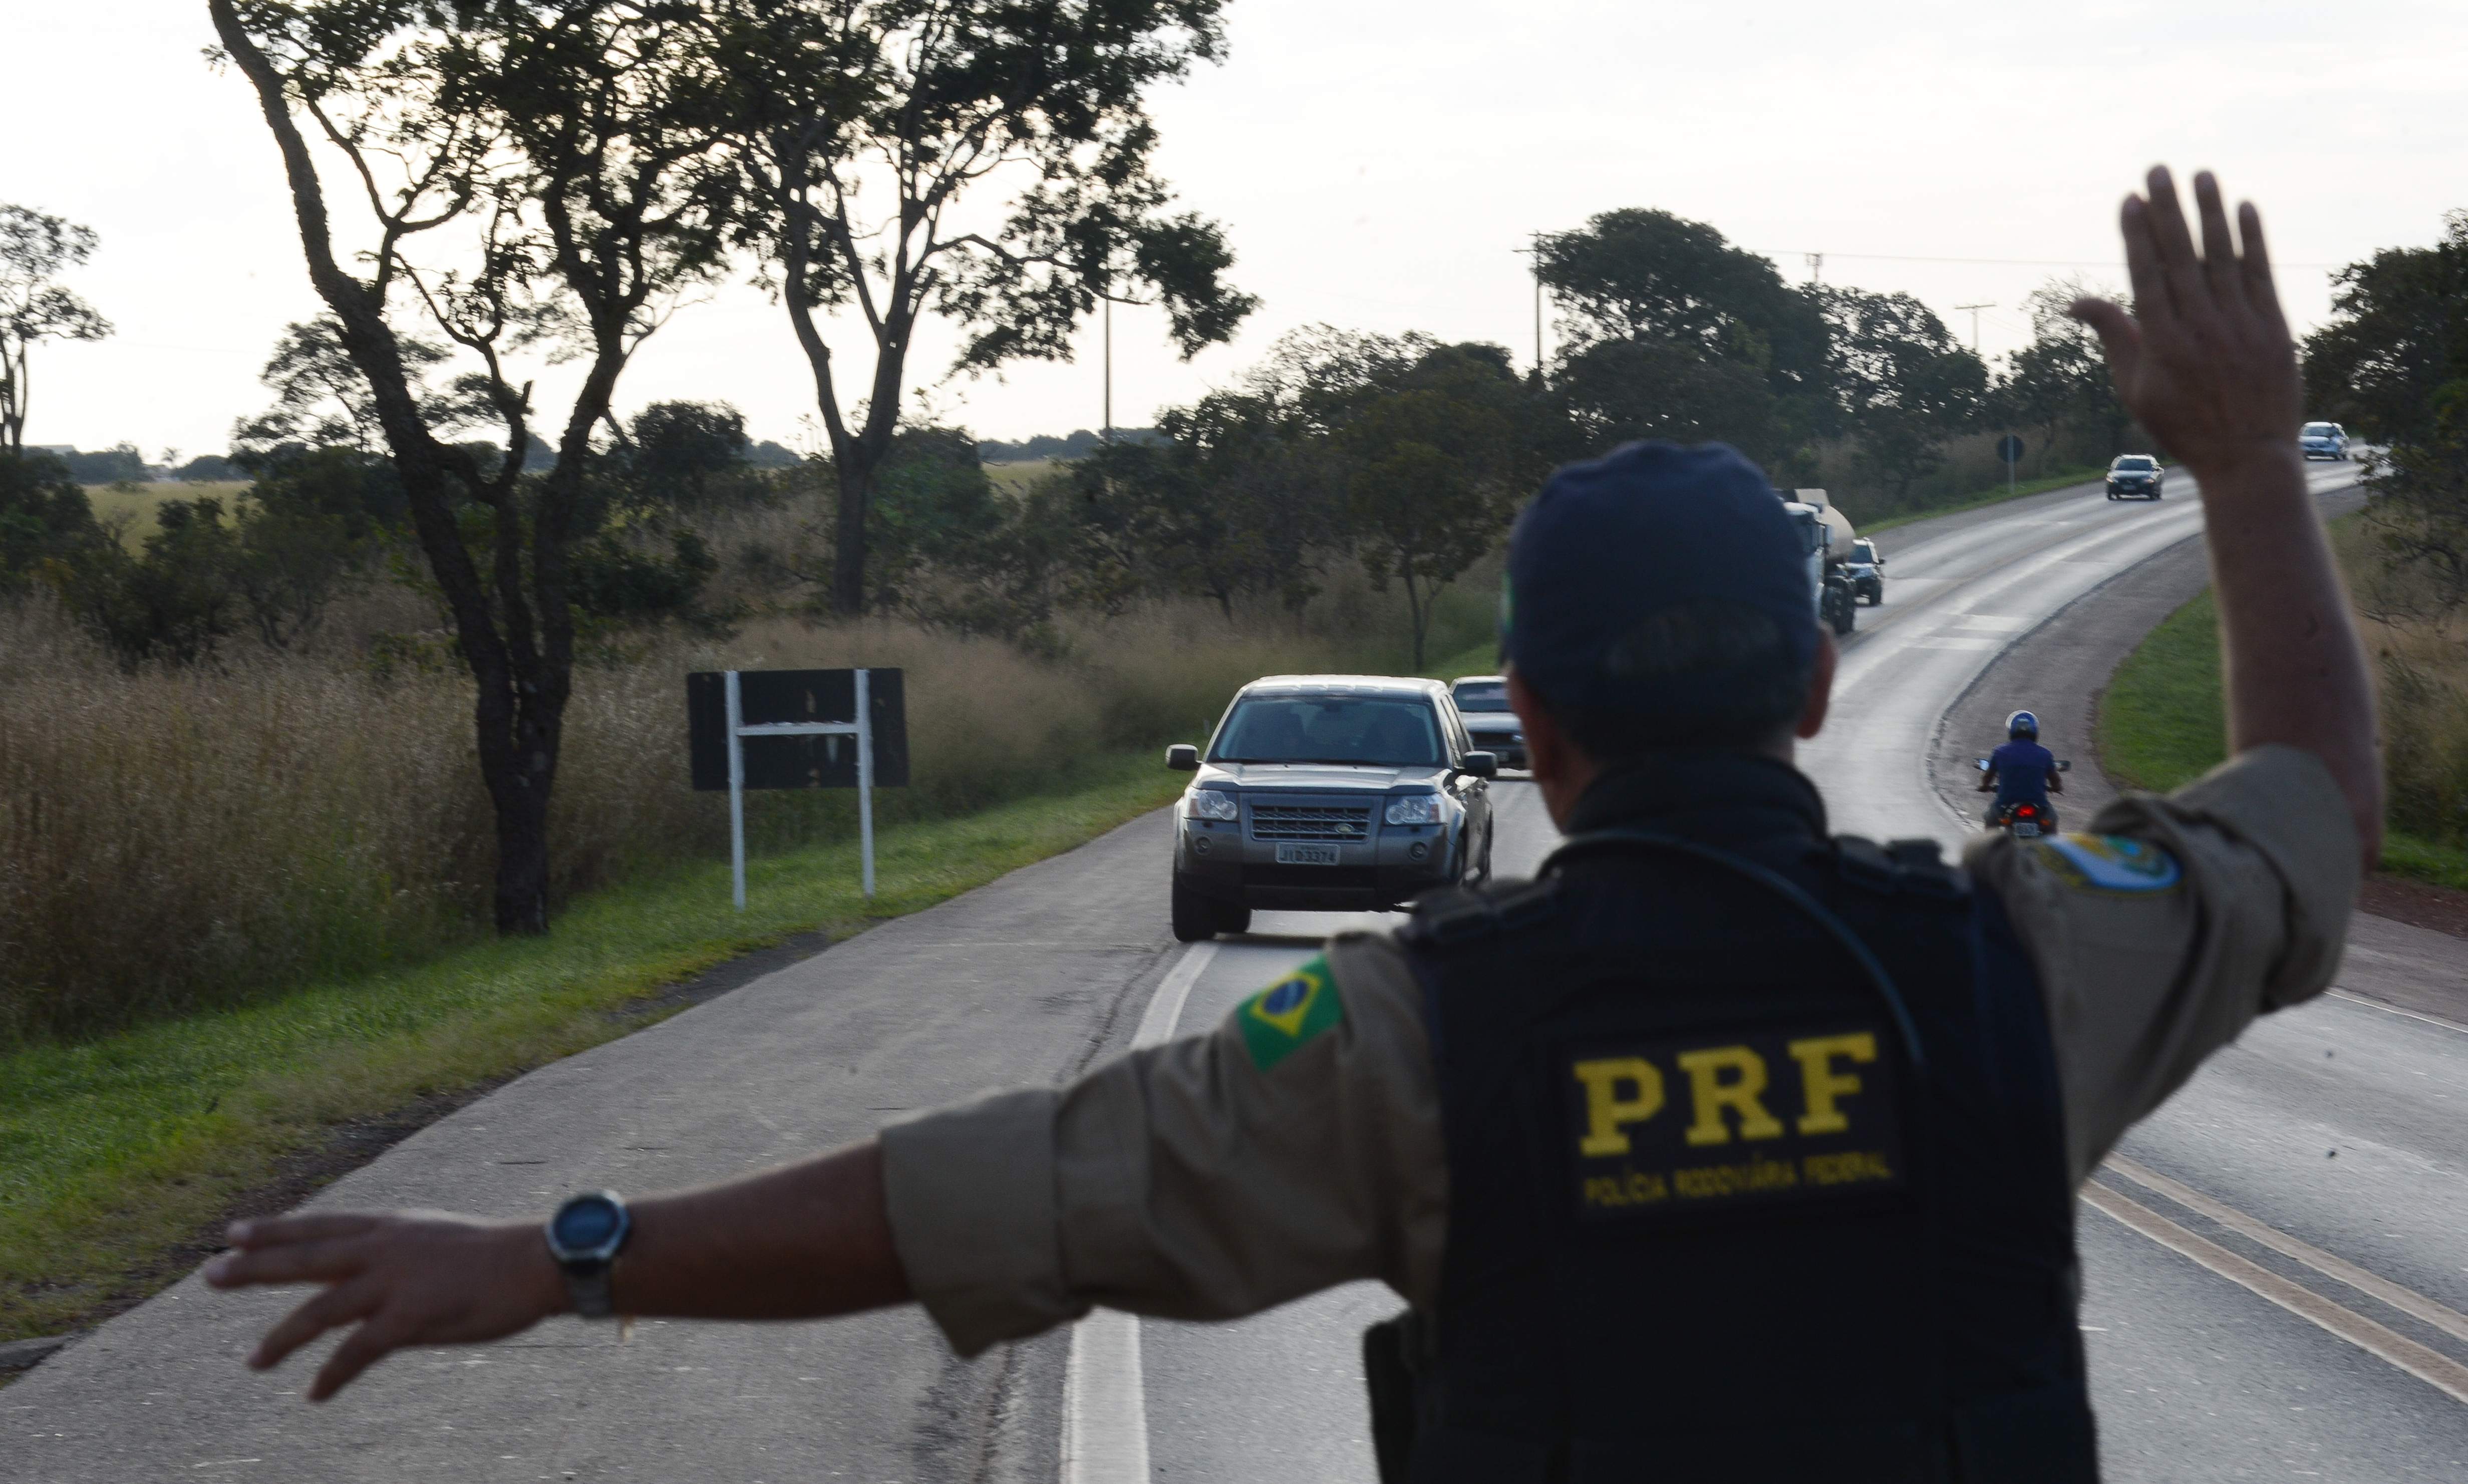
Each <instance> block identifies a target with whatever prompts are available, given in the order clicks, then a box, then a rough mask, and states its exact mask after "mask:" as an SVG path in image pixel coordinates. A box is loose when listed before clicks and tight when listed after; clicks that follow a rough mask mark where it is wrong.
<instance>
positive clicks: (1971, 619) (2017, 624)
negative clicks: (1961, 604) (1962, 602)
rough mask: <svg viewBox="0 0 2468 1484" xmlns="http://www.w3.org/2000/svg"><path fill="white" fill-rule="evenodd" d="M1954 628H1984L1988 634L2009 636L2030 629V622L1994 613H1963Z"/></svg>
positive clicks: (2025, 619)
mask: <svg viewBox="0 0 2468 1484" xmlns="http://www.w3.org/2000/svg"><path fill="white" fill-rule="evenodd" d="M2030 627H2031V621H2030V620H2029V619H2027V618H2006V617H2004V616H2003V615H2001V614H1996V613H1965V614H1963V615H1962V616H1961V622H1959V623H1957V624H1955V625H1954V628H1984V629H1986V630H1988V631H1989V632H1990V633H1995V634H2010V633H2019V632H2021V631H2022V630H2023V629H2025V628H2030Z"/></svg>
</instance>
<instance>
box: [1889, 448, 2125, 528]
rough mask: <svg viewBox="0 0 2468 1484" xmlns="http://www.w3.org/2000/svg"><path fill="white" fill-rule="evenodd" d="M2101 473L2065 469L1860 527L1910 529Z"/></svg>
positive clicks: (2092, 467) (2094, 469)
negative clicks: (1927, 521)
mask: <svg viewBox="0 0 2468 1484" xmlns="http://www.w3.org/2000/svg"><path fill="white" fill-rule="evenodd" d="M2101 473H2102V470H2101V469H2100V468H2099V467H2098V466H2097V465H2092V464H2086V465H2084V466H2082V467H2081V468H2070V469H2065V470H2062V471H2060V472H2058V473H2054V474H2049V475H2045V476H2044V477H2042V478H2039V479H2024V480H2020V481H2017V482H2016V484H2015V486H2014V488H2013V489H2011V490H2007V489H2006V488H2005V487H2004V486H2002V485H1999V486H1998V487H1997V488H1995V489H1993V490H1990V491H1987V492H1985V493H1983V494H1977V495H1973V496H1971V497H1970V498H1968V499H1961V500H1956V501H1954V503H1953V504H1951V505H1939V506H1937V507H1935V508H1934V509H1932V510H1915V511H1907V512H1905V513H1904V514H1900V515H1892V516H1888V517H1886V518H1885V519H1884V520H1880V521H1878V522H1877V523H1875V524H1874V525H1865V526H1862V527H1860V534H1861V535H1862V536H1875V535H1876V534H1877V533H1878V532H1880V531H1891V530H1893V529H1894V528H1895V527H1896V526H1908V525H1909V524H1911V523H1912V522H1913V521H1916V520H1934V519H1935V518H1936V517H1938V516H1939V515H1958V514H1962V513H1963V512H1964V511H1967V510H1979V509H1981V508H1983V507H1985V506H1990V505H2002V504H2004V503H2005V502H2006V501H2007V500H2019V499H2021V498H2022V497H2023V496H2024V495H2027V494H2045V493H2047V492H2048V491H2051V490H2062V489H2064V488H2066V487H2067V486H2068V485H2079V484H2086V483H2089V482H2090V481H2091V480H2093V479H2097V478H2098V477H2099V476H2100V474H2101Z"/></svg>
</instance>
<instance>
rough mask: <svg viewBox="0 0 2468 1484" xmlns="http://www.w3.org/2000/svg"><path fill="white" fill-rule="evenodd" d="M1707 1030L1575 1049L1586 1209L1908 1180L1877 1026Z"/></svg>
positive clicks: (1570, 1063) (1627, 1213)
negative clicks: (1710, 1036)
mask: <svg viewBox="0 0 2468 1484" xmlns="http://www.w3.org/2000/svg"><path fill="white" fill-rule="evenodd" d="M1702 1035H1703V1033H1702V1032H1700V1033H1698V1035H1695V1036H1691V1035H1687V1034H1685V1033H1682V1034H1680V1035H1673V1036H1664V1037H1657V1038H1652V1039H1648V1038H1644V1037H1639V1038H1636V1039H1617V1040H1610V1041H1608V1042H1605V1041H1595V1042H1593V1043H1592V1044H1590V1045H1578V1046H1572V1047H1570V1048H1568V1049H1569V1055H1568V1060H1567V1061H1565V1062H1561V1063H1560V1064H1561V1065H1563V1066H1565V1067H1566V1068H1567V1069H1568V1080H1567V1081H1564V1082H1562V1083H1561V1084H1560V1086H1561V1087H1562V1088H1563V1089H1564V1090H1563V1091H1562V1093H1561V1097H1562V1098H1563V1099H1564V1100H1565V1104H1564V1106H1565V1107H1566V1109H1567V1111H1566V1114H1565V1116H1566V1118H1567V1120H1568V1122H1567V1123H1566V1124H1565V1125H1563V1127H1564V1128H1565V1129H1566V1130H1567V1134H1566V1135H1565V1136H1567V1137H1570V1138H1571V1139H1572V1140H1573V1142H1574V1143H1575V1144H1576V1147H1577V1148H1576V1168H1575V1169H1574V1170H1573V1171H1571V1172H1570V1173H1571V1174H1573V1175H1574V1176H1576V1179H1575V1180H1574V1182H1573V1185H1572V1190H1573V1193H1574V1194H1575V1196H1576V1198H1577V1209H1578V1211H1579V1212H1580V1214H1582V1215H1584V1216H1585V1217H1587V1218H1588V1219H1593V1218H1612V1217H1616V1218H1617V1219H1619V1220H1623V1221H1649V1222H1650V1221H1663V1220H1666V1219H1678V1218H1679V1213H1681V1212H1682V1211H1683V1210H1684V1209H1686V1208H1690V1207H1695V1208H1700V1209H1708V1210H1710V1209H1714V1208H1718V1207H1725V1206H1737V1205H1741V1204H1744V1203H1748V1202H1754V1203H1757V1204H1760V1205H1774V1204H1779V1203H1789V1202H1797V1201H1804V1200H1814V1199H1833V1198H1835V1197H1838V1196H1865V1195H1869V1194H1872V1193H1880V1192H1883V1191H1885V1190H1887V1189H1890V1188H1892V1187H1895V1186H1898V1185H1900V1184H1902V1183H1903V1175H1902V1167H1903V1158H1902V1134H1901V1129H1900V1123H1901V1115H1900V1113H1899V1112H1898V1110H1897V1108H1898V1105H1899V1101H1900V1100H1899V1099H1898V1098H1897V1097H1896V1095H1895V1085H1896V1080H1897V1075H1898V1072H1897V1063H1896V1062H1895V1061H1894V1059H1893V1057H1892V1055H1891V1046H1892V1043H1891V1041H1890V1039H1888V1038H1886V1037H1885V1036H1884V1035H1882V1034H1881V1033H1880V1032H1879V1031H1878V1030H1877V1029H1876V1028H1875V1027H1873V1026H1867V1027H1862V1026H1860V1025H1858V1023H1857V1022H1854V1023H1853V1024H1851V1025H1844V1024H1843V1023H1842V1022H1840V1021H1839V1020H1838V1021H1836V1022H1835V1023H1834V1024H1832V1025H1822V1024H1820V1025H1805V1024H1802V1025H1790V1024H1783V1025H1775V1026H1771V1027H1765V1028H1757V1029H1748V1028H1745V1027H1744V1028H1741V1029H1738V1030H1732V1031H1730V1034H1729V1036H1727V1037H1725V1039H1722V1040H1719V1041H1717V1042H1716V1043H1715V1044H1713V1045H1710V1046H1709V1045H1706V1044H1705V1043H1704V1041H1703V1039H1702ZM1734 1038H1735V1039H1734ZM1562 1147H1563V1148H1565V1147H1566V1146H1565V1145H1564V1146H1562Z"/></svg>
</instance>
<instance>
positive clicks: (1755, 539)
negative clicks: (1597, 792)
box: [1499, 440, 1817, 716]
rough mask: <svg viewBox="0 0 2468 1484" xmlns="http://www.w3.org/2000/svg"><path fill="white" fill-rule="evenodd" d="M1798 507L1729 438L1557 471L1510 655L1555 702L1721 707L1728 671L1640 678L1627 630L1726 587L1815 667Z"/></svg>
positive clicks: (1513, 560)
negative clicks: (1630, 661)
mask: <svg viewBox="0 0 2468 1484" xmlns="http://www.w3.org/2000/svg"><path fill="white" fill-rule="evenodd" d="M1801 539H1802V537H1801V536H1800V533H1799V529H1798V527H1797V525H1796V524H1795V523H1794V521H1793V519H1792V517H1791V514H1790V512H1788V511H1786V510H1785V509H1784V508H1783V502H1782V500H1781V498H1780V497H1779V496H1778V495H1776V493H1775V492H1774V489H1773V486H1772V485H1771V483H1770V482H1768V480H1767V479H1766V476H1765V474H1764V472H1763V471H1762V470H1760V469H1759V468H1757V467H1756V466H1755V465H1753V464H1751V463H1749V462H1748V460H1747V459H1746V458H1744V457H1742V456H1741V454H1740V452H1739V450H1737V449H1735V448H1733V447H1731V446H1730V445H1727V444H1697V445H1692V446H1686V447H1683V446H1681V445H1679V444H1674V443H1665V442H1661V441H1659V440H1657V441H1655V442H1652V443H1637V444H1629V445H1625V446H1623V447H1620V448H1617V449H1614V450H1613V451H1611V453H1609V454H1607V455H1605V456H1604V457H1602V458H1599V459H1596V460H1594V461H1592V462H1591V463H1588V464H1571V465H1568V466H1567V467H1565V468H1562V469H1560V470H1559V471H1558V472H1557V473H1555V474H1553V475H1552V476H1551V478H1550V480H1549V481H1548V482H1547V483H1545V484H1544V485H1543V492H1542V493H1540V494H1538V495H1536V496H1535V497H1534V499H1533V502H1532V503H1531V504H1529V505H1527V506H1526V507H1525V510H1524V512H1523V513H1522V514H1520V515H1519V516H1518V517H1517V526H1516V529H1515V530H1514V531H1513V532H1511V533H1510V535H1509V538H1508V573H1507V577H1506V581H1505V582H1504V584H1503V587H1502V590H1501V593H1500V600H1499V639H1500V653H1501V655H1502V657H1503V658H1504V659H1505V660H1506V661H1507V662H1508V663H1509V664H1511V665H1513V666H1515V667H1516V668H1517V670H1518V672H1519V673H1520V674H1523V675H1524V677H1525V678H1526V680H1527V681H1528V683H1530V684H1532V685H1533V686H1534V688H1535V689H1536V690H1538V691H1540V692H1542V693H1543V696H1546V697H1547V698H1549V699H1550V700H1551V701H1552V702H1553V703H1555V704H1558V705H1564V706H1589V707H1598V708H1601V709H1605V710H1611V711H1628V712H1638V713H1650V714H1659V715H1666V716H1670V715H1680V714H1684V713H1686V712H1689V711H1693V710H1697V709H1701V708H1707V707H1711V706H1717V705H1719V704H1720V701H1721V699H1722V697H1723V696H1725V694H1726V693H1728V692H1729V691H1730V689H1731V687H1732V686H1733V684H1734V683H1736V681H1738V680H1739V679H1742V678H1748V677H1747V676H1744V675H1735V674H1729V673H1697V674H1689V675H1687V676H1685V677H1675V676H1671V675H1667V674H1666V675H1658V676H1653V677H1650V678H1649V677H1641V676H1638V675H1635V674H1629V673H1627V672H1629V670H1630V668H1631V667H1629V666H1628V665H1625V664H1622V663H1620V659H1619V655H1620V651H1621V648H1622V645H1623V641H1625V640H1626V639H1627V638H1628V636H1629V635H1630V634H1631V633H1632V632H1633V631H1634V629H1635V628H1636V627H1637V625H1638V624H1639V623H1640V622H1642V621H1643V620H1645V619H1646V618H1648V617H1650V616H1652V615H1653V614H1655V613H1657V612H1660V611H1662V610H1663V609H1666V608H1671V607H1675V606H1678V605H1682V604H1686V603H1690V602H1695V601H1698V600H1702V599H1708V598H1716V599H1724V600H1727V601H1729V602H1733V603H1739V604H1744V605H1748V606H1749V607H1752V608H1755V609H1757V610H1759V611H1761V612H1765V613H1769V614H1771V615H1772V616H1773V617H1774V619H1775V620H1777V621H1778V622H1779V623H1780V624H1781V626H1782V631H1783V633H1784V634H1785V635H1786V636H1788V639H1789V642H1790V644H1791V646H1792V650H1791V659H1792V661H1793V663H1794V665H1796V666H1799V667H1803V668H1804V667H1805V666H1806V665H1807V664H1808V663H1809V662H1810V661H1811V660H1812V659H1813V658H1814V657H1815V656H1816V653H1817V597H1816V593H1815V590H1814V586H1815V584H1814V583H1813V582H1811V580H1810V577H1809V571H1808V557H1807V553H1806V552H1805V550H1804V549H1803V548H1802V546H1801V544H1800V542H1801Z"/></svg>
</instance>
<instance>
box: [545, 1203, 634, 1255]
mask: <svg viewBox="0 0 2468 1484" xmlns="http://www.w3.org/2000/svg"><path fill="white" fill-rule="evenodd" d="M619 1220H620V1218H619V1215H618V1209H617V1203H616V1202H615V1201H612V1200H609V1199H606V1197H601V1196H585V1197H583V1198H582V1199H578V1200H575V1201H572V1202H570V1203H568V1204H567V1205H566V1206H565V1207H564V1208H563V1209H562V1210H560V1211H559V1212H558V1213H557V1225H556V1232H557V1244H558V1245H559V1246H560V1247H563V1248H565V1249H566V1250H567V1251H569V1252H588V1251H591V1250H592V1249H593V1248H595V1247H600V1246H605V1245H606V1244H607V1243H608V1241H609V1239H611V1238H613V1237H615V1236H616V1235H617V1223H618V1221H619Z"/></svg>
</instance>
